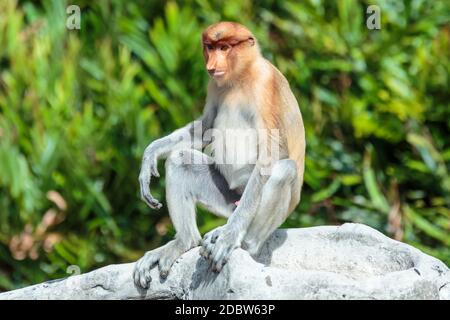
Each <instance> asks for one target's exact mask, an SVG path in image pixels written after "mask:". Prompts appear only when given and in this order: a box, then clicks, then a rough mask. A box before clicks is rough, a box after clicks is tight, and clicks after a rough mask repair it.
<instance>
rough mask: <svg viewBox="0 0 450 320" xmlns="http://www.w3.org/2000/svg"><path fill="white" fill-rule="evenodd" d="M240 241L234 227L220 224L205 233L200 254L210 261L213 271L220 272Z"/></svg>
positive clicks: (240, 238)
mask: <svg viewBox="0 0 450 320" xmlns="http://www.w3.org/2000/svg"><path fill="white" fill-rule="evenodd" d="M241 242H242V236H240V235H239V233H238V232H237V231H236V230H235V229H234V228H232V227H231V228H230V227H229V226H228V225H225V226H221V227H218V228H216V229H214V230H212V231H210V232H208V233H207V234H206V235H205V237H204V238H203V241H202V248H201V250H200V254H201V256H202V257H204V258H205V259H208V260H209V261H210V264H211V269H212V270H213V271H215V272H220V271H221V270H222V268H223V266H224V265H225V264H226V263H227V261H228V259H229V258H230V256H231V254H232V253H233V250H234V249H236V248H239V247H240V245H241Z"/></svg>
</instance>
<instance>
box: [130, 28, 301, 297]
mask: <svg viewBox="0 0 450 320" xmlns="http://www.w3.org/2000/svg"><path fill="white" fill-rule="evenodd" d="M202 46H203V56H204V59H205V67H206V71H207V73H208V75H209V78H210V79H209V83H208V88H207V94H206V102H205V106H204V109H203V113H202V115H201V116H200V117H199V118H198V119H196V120H194V121H193V122H190V123H188V124H187V125H185V126H184V127H181V128H179V129H176V130H175V131H173V132H172V133H171V134H169V135H168V136H165V137H163V138H160V139H157V140H155V141H153V142H151V143H150V144H149V145H148V146H147V147H146V149H145V151H144V154H143V157H142V165H141V171H140V173H139V183H140V189H141V198H142V200H143V201H144V202H145V203H146V204H147V205H148V206H149V207H150V208H153V209H160V208H161V207H162V204H161V203H160V202H159V200H157V199H155V198H154V197H153V196H152V195H151V191H150V181H151V179H152V177H159V176H160V175H159V172H158V169H157V163H158V160H160V159H166V161H165V173H166V201H167V206H168V211H169V215H170V218H171V221H172V223H173V226H174V228H175V231H176V235H175V238H174V239H173V240H171V241H170V242H168V243H167V244H165V245H163V246H162V247H159V248H156V249H154V250H151V251H148V252H146V253H145V254H144V256H143V257H142V258H141V259H139V260H138V261H137V262H136V264H135V267H134V271H133V279H134V282H135V284H136V286H140V287H142V288H148V287H149V285H150V283H151V281H152V278H151V276H150V270H151V269H152V268H153V267H155V266H156V265H157V266H158V268H159V274H160V277H161V278H163V279H164V278H166V277H167V276H168V274H169V271H170V269H171V267H172V265H173V263H174V262H175V261H176V260H177V259H178V258H179V257H180V256H181V255H182V254H183V253H185V252H187V251H188V250H190V249H192V248H194V247H196V246H201V248H200V255H201V257H202V258H204V259H207V260H208V261H209V265H210V268H211V270H212V271H214V272H220V271H221V270H222V268H223V267H224V266H225V264H226V262H227V261H228V260H229V258H230V255H231V254H232V252H233V250H235V249H236V248H239V247H240V248H243V249H244V250H247V251H248V252H249V254H250V255H251V256H253V257H257V255H258V254H259V252H260V250H261V248H262V245H263V244H264V242H265V240H266V239H267V238H268V237H269V236H270V235H271V234H272V233H273V232H274V231H275V230H276V229H277V228H278V227H279V226H280V225H281V224H282V223H283V222H284V221H285V220H286V219H287V217H288V216H289V215H290V214H291V213H292V212H293V211H294V209H295V207H296V206H297V205H298V203H299V202H300V197H301V188H302V184H303V174H304V164H305V146H306V141H305V129H304V125H303V119H302V115H301V112H300V108H299V105H298V102H297V100H296V98H295V96H294V94H293V93H292V90H291V89H290V86H289V83H288V81H287V80H286V78H285V77H284V76H283V74H282V73H281V72H280V71H279V70H278V69H277V68H276V67H275V66H274V65H273V64H272V63H271V62H269V61H268V60H267V59H265V58H264V57H263V55H262V54H261V51H260V47H259V44H258V42H257V39H256V38H255V36H254V35H253V33H252V32H250V30H249V29H248V28H246V27H245V26H244V25H242V24H239V23H236V22H218V23H215V24H213V25H210V26H209V27H207V28H206V29H205V30H204V32H203V33H202ZM228 130H241V131H242V132H253V133H254V134H253V138H254V137H256V140H255V139H246V135H245V134H243V135H240V134H238V139H234V140H232V139H228V135H227V131H228ZM241 131H239V132H241ZM255 132H256V133H255ZM245 143H246V145H244V148H243V149H244V150H247V151H248V152H241V151H242V150H243V149H242V144H245ZM255 145H256V146H257V148H250V147H255ZM236 153H237V154H238V155H241V153H242V154H244V157H243V158H244V159H243V161H234V162H233V161H226V160H227V159H226V158H227V156H228V155H231V154H236ZM224 158H225V160H224ZM241 160H242V159H241ZM197 205H200V206H203V207H205V208H206V209H207V210H208V211H210V212H211V213H213V214H215V215H217V216H219V217H224V218H227V222H226V223H225V224H224V225H223V226H220V227H218V228H216V229H214V230H212V231H209V232H208V233H206V234H205V235H204V237H203V239H202V237H201V235H200V232H199V230H198V227H197V223H196V206H197Z"/></svg>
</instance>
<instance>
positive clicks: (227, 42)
mask: <svg viewBox="0 0 450 320" xmlns="http://www.w3.org/2000/svg"><path fill="white" fill-rule="evenodd" d="M202 42H203V55H204V57H205V61H206V70H207V71H208V74H209V75H210V76H211V78H212V79H213V80H214V81H215V82H216V83H217V84H218V85H219V86H221V85H223V84H225V83H227V82H232V81H234V80H236V79H238V78H241V77H242V76H243V75H244V73H245V72H248V71H249V68H250V66H251V64H252V63H253V62H254V61H255V60H256V59H257V58H258V57H259V56H260V52H259V47H258V44H257V42H256V38H255V37H254V36H253V34H252V33H251V32H250V30H248V29H247V28H246V27H244V26H243V25H241V24H239V23H236V22H218V23H215V24H213V25H211V26H209V27H208V28H206V30H205V31H204V32H203V34H202Z"/></svg>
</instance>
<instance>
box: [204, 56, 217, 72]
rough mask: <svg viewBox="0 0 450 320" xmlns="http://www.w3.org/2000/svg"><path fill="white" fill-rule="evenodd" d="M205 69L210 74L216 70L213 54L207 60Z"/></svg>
mask: <svg viewBox="0 0 450 320" xmlns="http://www.w3.org/2000/svg"><path fill="white" fill-rule="evenodd" d="M206 70H208V73H209V74H210V75H211V76H212V75H214V72H216V59H215V58H214V56H213V55H211V56H210V58H209V59H208V62H207V63H206Z"/></svg>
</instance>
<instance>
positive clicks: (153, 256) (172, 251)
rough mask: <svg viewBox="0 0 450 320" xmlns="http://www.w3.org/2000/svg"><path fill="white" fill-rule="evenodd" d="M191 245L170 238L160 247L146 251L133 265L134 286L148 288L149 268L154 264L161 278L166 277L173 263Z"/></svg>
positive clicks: (149, 280)
mask: <svg viewBox="0 0 450 320" xmlns="http://www.w3.org/2000/svg"><path fill="white" fill-rule="evenodd" d="M192 247H193V246H186V245H183V244H182V243H181V241H178V240H172V241H170V242H168V243H167V244H165V245H164V246H162V247H160V248H157V249H155V250H151V251H147V252H146V253H145V254H144V256H143V257H142V258H141V259H139V260H138V261H137V262H136V264H135V266H134V271H133V279H134V283H135V284H136V286H139V287H142V288H144V289H148V287H149V286H150V282H151V281H152V277H151V276H150V270H151V269H152V268H153V267H154V266H156V264H158V267H159V274H160V276H161V278H166V277H167V276H168V275H169V271H170V268H171V267H172V265H173V263H174V262H175V261H176V260H177V259H178V258H179V257H180V256H181V255H182V254H183V253H185V252H186V251H188V250H189V249H191V248H192Z"/></svg>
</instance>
